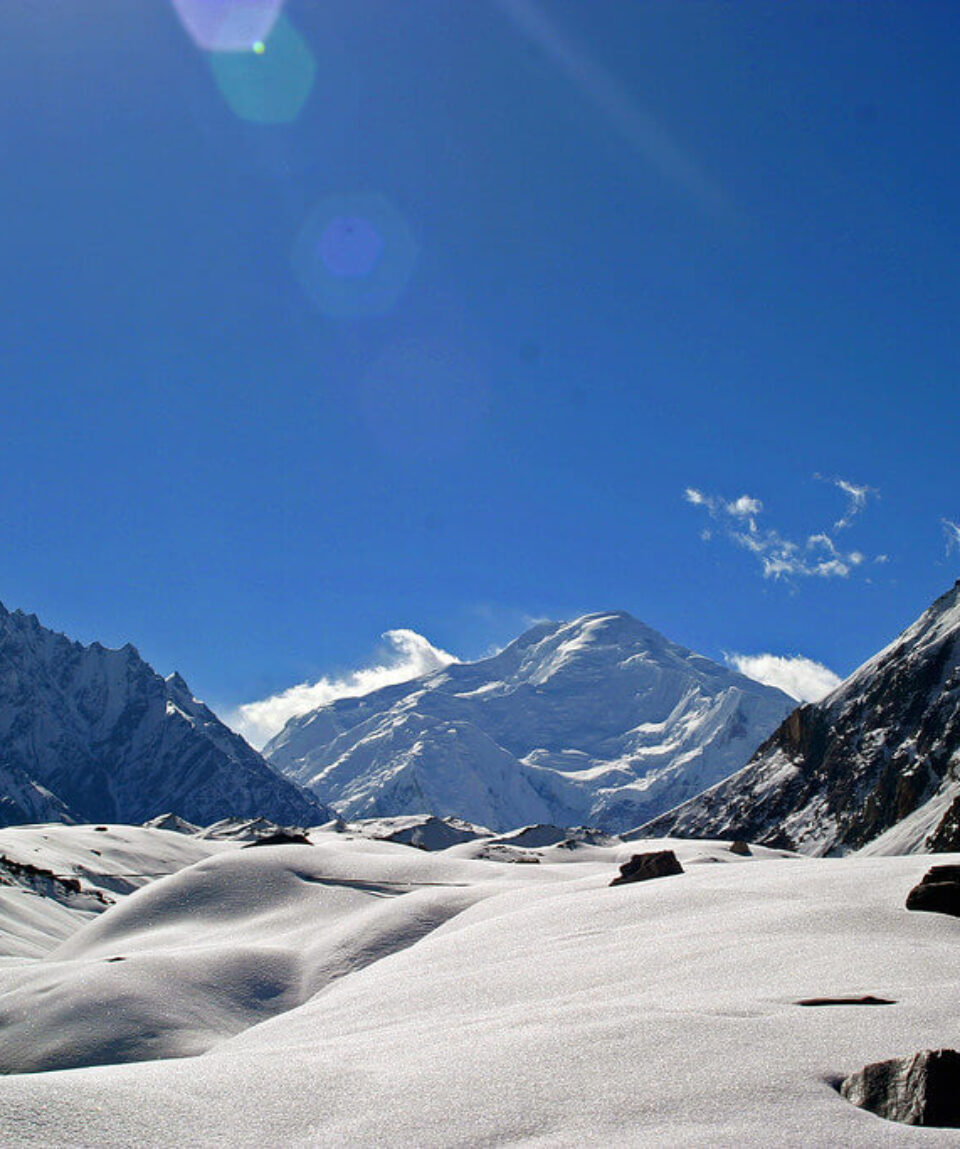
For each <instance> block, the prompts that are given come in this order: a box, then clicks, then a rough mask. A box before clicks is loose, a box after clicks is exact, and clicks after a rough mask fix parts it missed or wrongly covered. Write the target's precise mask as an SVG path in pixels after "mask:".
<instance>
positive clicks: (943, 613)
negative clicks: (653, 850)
mask: <svg viewBox="0 0 960 1149" xmlns="http://www.w3.org/2000/svg"><path fill="white" fill-rule="evenodd" d="M643 830H644V831H645V832H646V833H649V834H650V835H651V836H659V835H661V834H668V833H669V834H676V835H678V836H681V837H687V836H692V837H701V836H702V837H736V838H746V839H748V840H750V841H757V842H764V843H767V844H768V845H777V846H786V847H789V848H791V849H797V850H801V851H803V852H804V853H809V854H825V853H830V852H844V851H847V850H853V849H857V848H859V847H861V846H864V845H865V844H867V843H871V845H870V847H869V848H870V849H871V850H873V851H876V852H884V851H889V852H891V853H907V852H911V851H945V850H957V849H960V582H957V583H956V584H955V585H954V587H953V588H952V589H951V590H949V591H947V593H946V594H944V595H942V596H941V597H940V598H938V599H937V601H936V602H935V603H934V604H933V605H932V606H931V607H930V608H929V610H927V611H926V612H925V613H924V614H923V615H922V616H921V617H920V618H919V619H918V620H917V621H916V622H915V623H914V624H913V626H911V627H909V628H908V629H907V630H905V631H904V632H903V634H901V635H900V637H899V638H897V639H896V640H895V641H894V642H892V643H891V644H890V645H889V646H888V647H886V648H885V649H884V650H882V651H880V653H879V654H877V655H875V656H874V657H873V658H871V659H870V660H869V661H868V662H865V663H864V664H863V666H861V667H860V669H859V670H857V671H855V672H854V673H853V674H852V675H851V676H850V677H849V678H848V679H847V680H846V681H845V682H843V683H841V685H840V686H839V687H838V688H837V689H836V690H835V691H833V693H832V694H829V695H827V697H826V698H824V699H823V700H822V701H821V702H819V703H817V704H816V705H812V706H802V707H800V708H799V709H798V710H797V711H796V712H795V713H793V714H791V715H790V717H789V718H788V719H787V720H786V721H785V722H784V723H783V725H782V726H781V727H780V728H779V729H778V730H777V731H776V732H775V733H774V734H773V736H772V737H771V738H770V739H769V740H768V741H767V742H765V743H764V745H763V746H761V747H760V749H759V750H758V751H757V753H756V754H755V755H754V757H753V759H752V760H751V762H749V763H748V765H747V766H746V767H745V768H744V769H743V770H741V771H740V772H739V773H738V774H735V775H734V776H733V777H732V778H730V779H729V780H727V781H726V782H723V783H721V784H720V785H719V786H716V787H714V788H713V789H712V790H710V791H708V792H707V793H705V794H702V795H700V796H699V797H696V798H694V799H693V800H692V801H690V802H687V803H685V804H684V805H682V806H680V807H679V808H678V809H676V810H671V811H670V812H669V813H667V814H665V815H664V816H663V817H662V818H658V819H656V820H655V821H653V822H652V823H651V824H650V825H647V826H644V827H643ZM880 835H882V836H883V837H882V839H880ZM876 839H879V840H876ZM875 840H876V841H875Z"/></svg>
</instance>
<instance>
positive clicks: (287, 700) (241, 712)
mask: <svg viewBox="0 0 960 1149" xmlns="http://www.w3.org/2000/svg"><path fill="white" fill-rule="evenodd" d="M383 638H384V641H385V642H386V644H387V646H388V647H389V650H388V652H387V657H386V658H385V659H384V661H383V662H381V663H378V664H377V665H375V666H367V667H362V668H361V669H360V670H351V671H349V672H348V673H347V674H344V675H342V676H341V677H339V678H326V677H324V678H321V679H319V680H318V681H317V682H313V683H310V682H303V683H300V685H298V686H291V687H290V688H289V690H284V691H282V692H281V693H280V694H274V695H272V696H271V697H270V698H264V699H261V700H260V701H259V702H246V703H244V704H243V705H242V706H238V707H237V708H236V710H235V711H233V712H232V713H230V714H228V715H227V716H226V718H225V721H226V722H227V724H228V725H229V726H231V727H232V728H233V729H234V730H236V731H237V733H238V734H242V735H243V736H244V738H246V740H247V741H248V742H249V743H250V744H251V746H256V747H257V748H258V749H259V748H260V747H261V746H263V745H265V744H266V743H267V742H269V740H270V739H271V738H272V737H273V736H274V735H275V734H277V733H279V731H280V730H281V729H282V728H283V726H284V724H285V723H286V722H288V721H289V720H290V719H291V718H294V717H297V716H299V715H301V714H308V713H309V712H310V711H311V710H315V709H316V708H317V707H318V706H325V705H326V704H327V703H328V702H333V701H334V700H335V699H337V698H357V697H359V696H360V695H362V694H370V693H371V691H374V690H379V689H380V687H381V686H393V685H394V684H396V683H398V682H409V681H410V679H411V678H419V677H420V676H421V675H423V674H430V673H432V672H433V671H435V670H441V669H442V668H443V667H444V666H449V665H450V663H452V662H458V661H459V659H457V658H455V657H454V656H453V655H452V654H448V653H447V651H445V650H441V649H440V648H439V647H436V646H434V645H433V644H432V643H431V642H428V640H427V639H425V638H424V637H423V635H421V634H417V632H416V631H414V630H388V631H387V632H386V634H384V635H383Z"/></svg>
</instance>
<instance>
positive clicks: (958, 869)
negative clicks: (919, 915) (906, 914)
mask: <svg viewBox="0 0 960 1149" xmlns="http://www.w3.org/2000/svg"><path fill="white" fill-rule="evenodd" d="M907 909H908V910H923V911H925V912H927V913H931V914H951V915H952V916H953V917H955V918H960V866H958V865H947V866H933V867H931V869H929V870H928V871H927V872H926V873H925V874H924V875H923V878H922V879H921V881H920V883H919V884H918V885H916V886H914V887H913V889H912V890H911V891H910V893H909V894H907Z"/></svg>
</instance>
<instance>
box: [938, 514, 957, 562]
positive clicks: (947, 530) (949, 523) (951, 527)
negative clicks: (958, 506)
mask: <svg viewBox="0 0 960 1149" xmlns="http://www.w3.org/2000/svg"><path fill="white" fill-rule="evenodd" d="M940 522H941V524H942V525H943V533H944V534H945V535H946V538H947V554H950V552H951V551H954V550H958V551H960V523H955V522H954V521H953V520H952V519H941V520H940Z"/></svg>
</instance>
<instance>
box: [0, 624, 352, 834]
mask: <svg viewBox="0 0 960 1149" xmlns="http://www.w3.org/2000/svg"><path fill="white" fill-rule="evenodd" d="M168 810H174V811H176V812H177V813H178V814H180V815H181V816H182V817H184V818H187V819H189V820H190V821H192V822H198V823H200V824H206V823H208V822H212V821H214V820H216V819H218V818H222V817H228V816H235V817H244V816H256V815H264V816H266V817H269V818H271V819H273V820H274V821H277V822H293V823H300V824H316V823H318V822H322V821H326V820H327V819H328V818H329V817H331V816H332V814H331V812H330V811H329V810H327V809H326V807H324V806H323V805H322V803H320V802H318V801H317V800H316V799H315V798H314V797H313V796H312V795H310V794H308V793H307V792H306V791H304V790H302V789H301V788H300V787H298V786H297V785H295V784H294V783H293V782H291V781H289V780H288V779H285V778H283V777H281V776H279V775H278V774H277V773H275V771H274V770H273V769H272V768H271V767H270V766H268V765H267V763H266V762H265V761H264V760H263V758H262V757H261V756H260V755H259V754H258V753H257V752H256V751H255V750H253V749H252V748H251V747H250V746H248V745H247V743H246V742H244V740H243V739H242V738H241V737H240V736H239V735H237V734H234V733H233V732H232V731H230V730H228V729H227V727H226V726H224V725H223V723H222V722H220V720H219V719H218V718H217V717H216V715H215V714H213V712H212V711H211V710H209V709H208V708H207V707H206V706H204V704H203V703H202V702H198V701H197V700H196V699H195V698H194V697H193V696H192V694H191V693H190V689H189V687H188V686H187V684H186V683H185V682H184V681H183V679H182V678H181V677H180V676H179V675H178V674H173V675H171V676H170V677H169V678H167V679H164V678H162V677H161V676H160V675H158V674H157V673H156V672H155V671H154V670H152V669H151V667H150V666H148V665H147V663H145V662H144V661H143V659H142V658H140V656H139V655H138V654H137V651H136V650H135V649H134V648H133V647H132V646H129V645H128V646H125V647H123V648H122V649H121V650H108V649H107V648H105V647H103V646H101V645H100V644H99V643H96V642H95V643H93V644H92V645H91V646H83V645H82V644H81V643H78V642H71V641H70V639H68V638H65V637H64V636H63V635H62V634H56V633H54V632H53V631H51V630H47V629H46V628H45V627H43V626H41V625H40V623H39V622H38V621H37V618H36V616H34V615H26V614H23V613H22V612H21V611H14V612H12V613H11V612H9V611H7V610H6V609H5V608H4V607H3V606H2V605H0V825H10V824H14V823H18V822H33V821H64V820H78V821H102V822H142V821H144V820H146V819H148V818H151V817H154V816H155V815H157V814H161V813H164V812H165V811H168Z"/></svg>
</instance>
